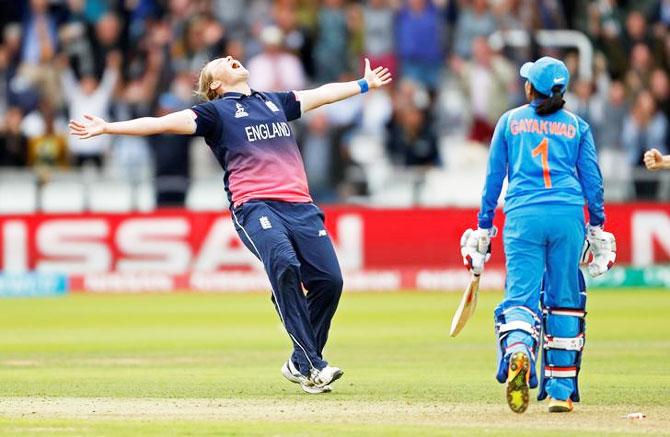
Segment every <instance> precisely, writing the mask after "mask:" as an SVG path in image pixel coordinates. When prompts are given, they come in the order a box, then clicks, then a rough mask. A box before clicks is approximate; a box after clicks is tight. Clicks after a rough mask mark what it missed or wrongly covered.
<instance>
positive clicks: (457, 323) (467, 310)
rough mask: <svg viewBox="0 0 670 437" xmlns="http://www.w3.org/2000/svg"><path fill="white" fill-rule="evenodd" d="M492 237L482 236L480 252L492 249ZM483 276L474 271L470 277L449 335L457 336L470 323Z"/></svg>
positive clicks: (479, 243)
mask: <svg viewBox="0 0 670 437" xmlns="http://www.w3.org/2000/svg"><path fill="white" fill-rule="evenodd" d="M490 241H491V240H490V239H489V238H488V237H486V238H485V237H481V238H480V239H479V242H478V250H479V253H486V251H487V249H490V246H489V244H490ZM480 278H481V272H480V273H479V274H475V273H472V277H471V278H470V283H469V284H468V286H467V287H466V288H465V291H464V292H463V297H462V298H461V303H460V305H458V308H457V309H456V314H454V317H453V318H452V319H451V331H449V335H451V336H452V337H456V336H457V335H458V333H459V332H461V329H463V327H464V326H465V324H466V323H468V320H470V317H471V316H472V314H474V312H475V308H477V296H478V294H479V279H480Z"/></svg>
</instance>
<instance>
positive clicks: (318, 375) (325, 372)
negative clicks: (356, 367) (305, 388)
mask: <svg viewBox="0 0 670 437" xmlns="http://www.w3.org/2000/svg"><path fill="white" fill-rule="evenodd" d="M342 375H344V372H343V371H342V369H340V368H339V367H332V366H326V367H324V368H323V369H321V370H312V378H311V379H312V381H313V382H314V384H315V385H316V386H317V387H326V386H328V385H329V384H332V383H333V382H335V381H337V380H338V379H340V378H341V377H342Z"/></svg>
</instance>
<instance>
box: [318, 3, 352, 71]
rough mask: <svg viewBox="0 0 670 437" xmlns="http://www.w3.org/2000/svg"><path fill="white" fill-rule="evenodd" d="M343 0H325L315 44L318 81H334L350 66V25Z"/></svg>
mask: <svg viewBox="0 0 670 437" xmlns="http://www.w3.org/2000/svg"><path fill="white" fill-rule="evenodd" d="M343 3H344V2H343V0H324V1H323V6H322V7H321V9H319V12H318V18H317V21H318V36H317V39H316V43H315V46H314V61H315V71H316V77H315V78H316V81H317V82H319V83H324V82H333V81H335V80H336V79H337V78H338V77H339V76H340V75H342V73H344V72H345V71H347V69H348V67H349V53H348V50H349V47H348V40H349V38H348V34H349V31H348V27H347V17H346V13H345V10H344V6H343Z"/></svg>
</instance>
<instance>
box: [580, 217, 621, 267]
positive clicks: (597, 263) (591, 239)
mask: <svg viewBox="0 0 670 437" xmlns="http://www.w3.org/2000/svg"><path fill="white" fill-rule="evenodd" d="M588 252H590V253H591V255H592V260H591V262H590V263H588V270H589V274H590V275H591V277H593V278H595V277H596V276H600V275H602V274H603V273H605V272H607V271H608V270H609V269H611V268H612V266H613V265H614V261H616V238H614V235H613V234H612V233H610V232H605V231H603V228H602V226H592V225H590V224H589V225H587V226H586V242H585V243H584V250H583V251H582V260H581V261H582V262H583V263H586V262H587V261H588V258H589V255H588Z"/></svg>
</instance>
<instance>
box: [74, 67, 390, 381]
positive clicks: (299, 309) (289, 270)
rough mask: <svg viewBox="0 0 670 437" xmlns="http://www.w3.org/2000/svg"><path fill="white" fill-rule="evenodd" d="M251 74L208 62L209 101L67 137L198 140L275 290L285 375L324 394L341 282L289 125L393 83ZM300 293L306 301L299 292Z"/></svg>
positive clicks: (84, 125)
mask: <svg viewBox="0 0 670 437" xmlns="http://www.w3.org/2000/svg"><path fill="white" fill-rule="evenodd" d="M248 76H249V72H248V71H247V70H246V68H244V66H243V65H242V63H241V62H240V61H238V60H237V59H233V58H232V57H230V56H228V57H225V58H219V59H215V60H213V61H211V62H209V63H208V64H207V65H206V66H205V67H204V68H203V69H202V72H201V73H200V78H199V81H198V90H197V93H198V94H199V95H200V96H202V97H203V98H204V99H205V100H206V102H204V103H201V104H199V105H196V106H194V107H192V108H191V109H187V110H183V111H179V112H174V113H171V114H168V115H165V116H163V117H156V118H154V117H145V118H138V119H134V120H129V121H122V122H116V123H108V122H106V121H105V120H103V119H101V118H99V117H96V116H93V115H86V116H85V120H81V121H75V120H72V121H70V124H69V127H70V132H71V134H72V135H75V136H77V137H80V138H91V137H94V136H96V135H101V134H111V135H155V134H160V133H172V134H183V135H199V136H203V137H204V138H205V141H206V142H207V144H208V145H209V147H210V148H211V149H212V152H213V153H214V156H215V157H216V159H217V160H218V161H219V164H221V166H222V167H223V170H224V172H225V176H224V179H223V183H224V186H225V190H226V192H227V193H228V198H229V200H230V204H231V213H232V217H233V221H234V223H235V227H236V229H237V233H238V234H239V237H240V239H241V240H242V241H243V242H244V244H245V245H246V247H247V248H248V249H249V250H250V251H251V252H252V253H253V254H254V255H255V256H256V257H258V258H259V259H260V260H261V261H262V262H263V265H264V266H265V271H266V272H267V275H268V277H269V279H270V283H271V285H272V302H273V303H274V306H275V308H276V310H277V313H278V314H279V318H280V320H281V322H282V323H283V325H284V328H285V329H286V332H287V333H288V335H289V337H290V339H291V341H292V343H293V353H292V355H291V356H290V357H289V359H288V361H286V363H285V364H284V365H283V367H282V369H281V371H282V374H283V375H284V376H285V377H286V379H288V380H289V381H291V382H293V383H297V384H300V386H301V387H302V389H303V390H304V391H305V392H307V393H324V392H329V391H331V387H330V384H331V383H332V382H334V381H335V380H337V379H338V378H340V377H341V376H342V374H343V372H342V370H341V369H339V368H337V367H334V366H330V365H329V364H328V362H327V361H326V360H325V359H324V358H323V355H322V352H323V348H324V346H325V345H326V341H327V339H328V331H329V329H330V323H331V320H332V318H333V315H334V314H335V310H336V309H337V305H338V302H339V299H340V295H341V293H342V274H341V272H340V266H339V264H338V261H337V258H336V255H335V251H334V249H333V245H332V242H331V240H330V237H329V236H328V234H327V232H326V230H325V227H324V215H323V212H322V211H321V210H320V209H319V207H317V206H316V205H315V204H314V203H312V198H311V197H310V194H309V190H308V188H307V180H306V176H305V169H304V165H303V162H302V158H301V156H300V152H299V150H298V145H297V144H296V140H295V138H294V136H293V133H292V131H291V128H290V126H289V124H288V122H289V121H291V120H295V119H297V118H299V117H300V116H301V115H302V114H304V113H305V112H307V111H311V110H312V109H315V108H318V107H319V106H322V105H325V104H328V103H333V102H337V101H339V100H343V99H346V98H349V97H351V96H354V95H357V94H361V93H365V92H367V91H368V89H373V88H378V87H381V86H383V85H386V84H388V83H390V82H391V75H390V73H389V71H388V69H386V68H384V67H377V68H375V69H374V70H373V69H371V68H370V62H369V61H368V60H367V59H366V60H365V73H364V77H363V78H362V79H360V80H358V81H351V82H344V83H331V84H327V85H323V86H321V87H319V88H316V89H311V90H304V91H288V92H279V93H269V92H268V93H266V92H260V91H255V90H252V89H250V88H249V85H248V82H247V80H248ZM303 286H304V288H305V289H306V290H307V293H306V295H305V293H304V292H303Z"/></svg>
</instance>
